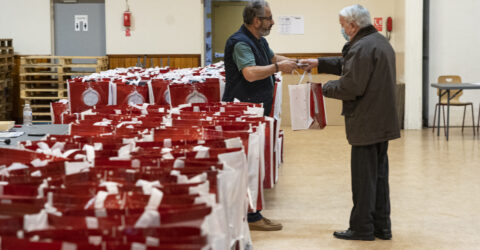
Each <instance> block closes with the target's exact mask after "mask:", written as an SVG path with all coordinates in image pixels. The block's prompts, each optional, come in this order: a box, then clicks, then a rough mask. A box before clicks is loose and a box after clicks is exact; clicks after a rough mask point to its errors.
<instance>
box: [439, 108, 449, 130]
mask: <svg viewBox="0 0 480 250" xmlns="http://www.w3.org/2000/svg"><path fill="white" fill-rule="evenodd" d="M442 110H443V133H444V134H445V136H447V123H446V122H445V117H447V116H446V115H445V106H443V105H442ZM438 119H440V117H438ZM439 129H440V128H439Z"/></svg>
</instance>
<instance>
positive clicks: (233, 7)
mask: <svg viewBox="0 0 480 250" xmlns="http://www.w3.org/2000/svg"><path fill="white" fill-rule="evenodd" d="M247 3H248V2H246V1H231V2H225V1H213V2H212V50H211V53H212V55H211V56H212V57H211V58H212V62H213V63H216V62H219V61H222V60H223V56H224V50H225V43H226V42H227V39H228V37H230V36H231V35H232V34H233V33H235V32H236V31H237V30H238V29H239V28H240V26H241V25H242V24H243V16H242V14H243V9H244V8H245V6H246V5H247Z"/></svg>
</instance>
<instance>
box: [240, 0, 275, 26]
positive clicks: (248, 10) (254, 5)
mask: <svg viewBox="0 0 480 250" xmlns="http://www.w3.org/2000/svg"><path fill="white" fill-rule="evenodd" d="M265 7H269V6H268V2H267V1H263V0H254V1H251V2H249V3H248V4H247V6H245V9H243V22H244V23H245V24H252V23H253V18H255V17H263V16H264V15H265Z"/></svg>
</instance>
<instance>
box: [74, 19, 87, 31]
mask: <svg viewBox="0 0 480 250" xmlns="http://www.w3.org/2000/svg"><path fill="white" fill-rule="evenodd" d="M74 19H75V31H80V29H82V30H83V31H88V15H75V16H74Z"/></svg>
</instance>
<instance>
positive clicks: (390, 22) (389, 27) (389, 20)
mask: <svg viewBox="0 0 480 250" xmlns="http://www.w3.org/2000/svg"><path fill="white" fill-rule="evenodd" d="M392 29H393V20H392V18H391V17H388V18H387V39H388V40H389V41H390V36H391V33H392Z"/></svg>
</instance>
